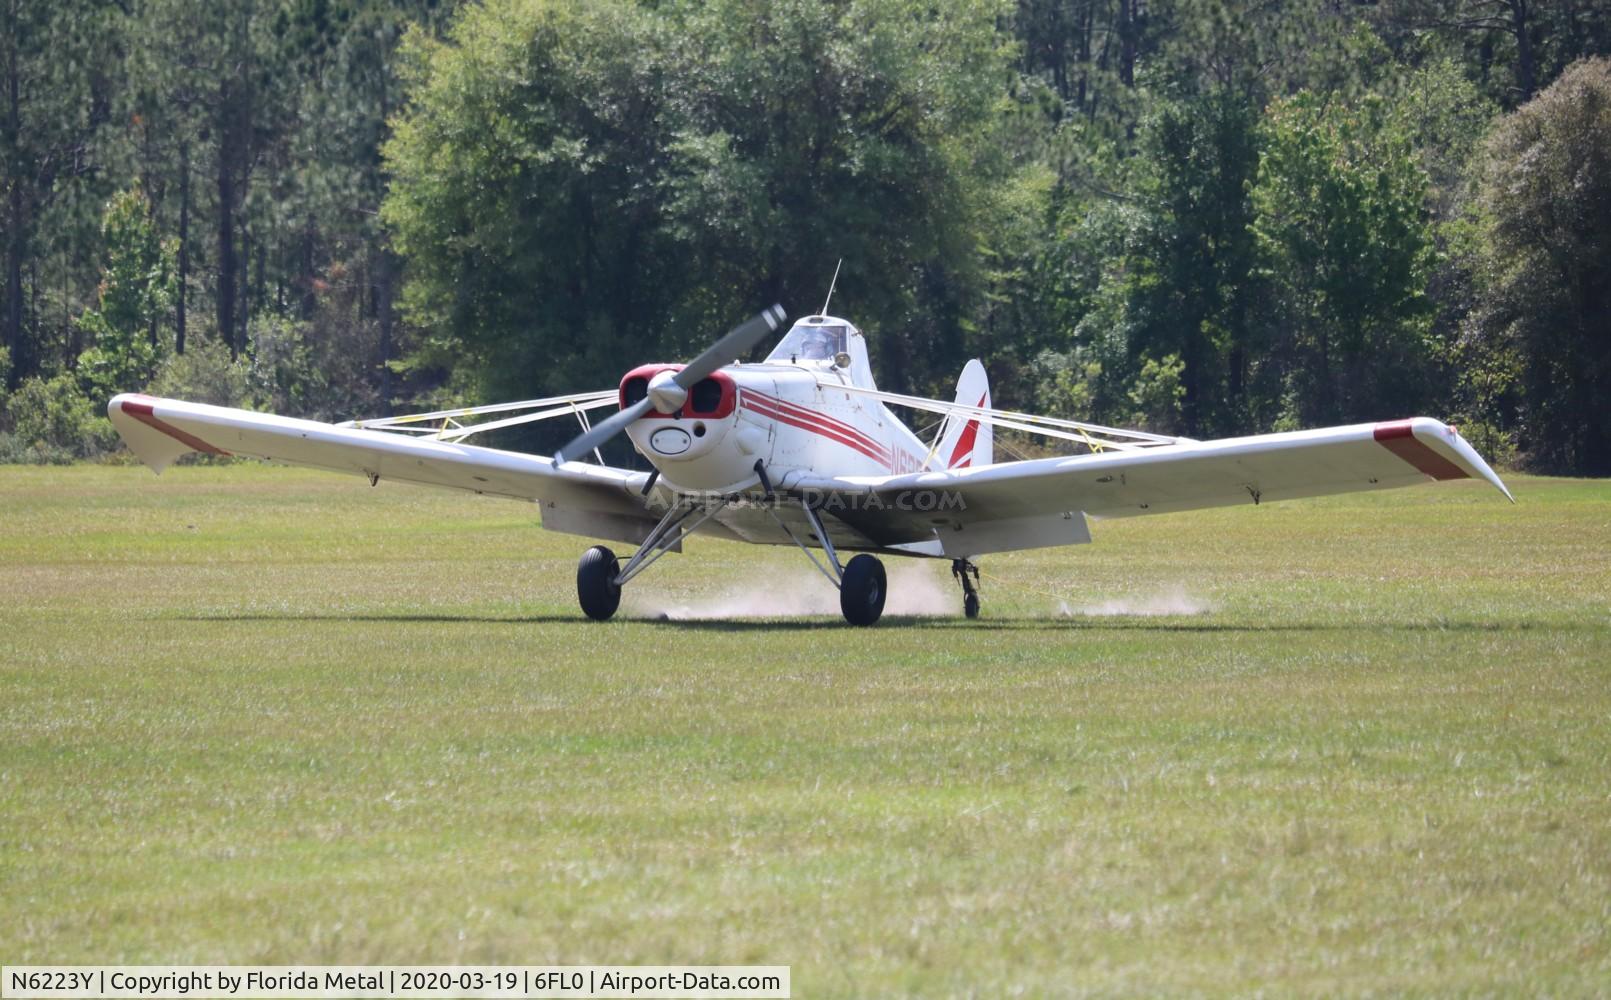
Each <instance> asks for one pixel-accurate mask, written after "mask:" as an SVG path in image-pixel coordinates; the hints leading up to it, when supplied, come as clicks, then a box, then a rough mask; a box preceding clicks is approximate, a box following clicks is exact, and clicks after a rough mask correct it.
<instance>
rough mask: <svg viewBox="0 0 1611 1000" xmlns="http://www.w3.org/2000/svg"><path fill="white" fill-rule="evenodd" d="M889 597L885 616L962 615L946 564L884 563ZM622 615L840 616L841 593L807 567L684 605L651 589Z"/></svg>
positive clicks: (634, 597)
mask: <svg viewBox="0 0 1611 1000" xmlns="http://www.w3.org/2000/svg"><path fill="white" fill-rule="evenodd" d="M884 571H885V573H886V574H887V577H888V586H889V595H888V597H887V598H886V599H885V601H884V614H886V615H960V614H961V613H962V589H961V587H959V586H957V584H956V583H955V582H954V581H952V579H951V571H950V564H949V563H939V562H929V561H927V560H922V561H919V560H910V561H908V560H890V559H886V560H884ZM622 605H623V609H624V610H626V611H627V612H628V613H629V614H631V615H632V616H633V617H635V618H663V619H669V620H671V621H701V620H705V619H723V618H778V617H791V616H795V615H838V614H839V591H838V590H836V589H835V588H834V586H833V584H831V583H829V582H828V578H827V577H825V576H823V575H822V574H821V573H818V572H817V571H816V570H814V569H811V568H809V567H806V568H801V569H793V570H783V571H778V570H775V569H773V568H770V567H768V568H767V570H766V572H765V573H764V574H763V573H757V572H753V571H752V572H750V573H746V574H745V577H744V578H743V579H735V580H732V581H730V582H728V583H725V584H723V585H722V588H721V590H720V591H719V592H718V593H716V594H714V595H712V596H710V597H706V598H699V599H697V600H692V601H687V602H677V601H671V600H667V599H666V597H665V596H664V595H661V594H656V593H654V592H653V587H652V586H650V587H646V588H645V589H644V590H642V591H639V592H637V593H636V594H634V593H633V592H632V589H631V587H630V586H629V587H628V589H627V593H626V594H625V595H623V598H622Z"/></svg>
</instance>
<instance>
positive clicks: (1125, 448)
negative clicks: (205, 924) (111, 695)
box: [108, 306, 1514, 625]
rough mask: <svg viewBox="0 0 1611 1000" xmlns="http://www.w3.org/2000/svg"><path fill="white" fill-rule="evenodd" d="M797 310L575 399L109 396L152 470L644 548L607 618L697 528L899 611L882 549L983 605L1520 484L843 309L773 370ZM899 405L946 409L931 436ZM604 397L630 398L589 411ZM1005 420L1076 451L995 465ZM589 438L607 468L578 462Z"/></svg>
mask: <svg viewBox="0 0 1611 1000" xmlns="http://www.w3.org/2000/svg"><path fill="white" fill-rule="evenodd" d="M784 319H785V315H784V312H783V309H782V308H781V307H779V306H773V307H772V308H771V309H768V310H766V311H765V312H764V313H761V314H760V315H758V316H756V317H754V318H753V319H751V320H749V321H748V322H746V323H744V324H742V325H741V326H739V327H737V328H735V329H734V330H732V331H731V332H729V333H728V334H727V335H726V336H725V337H723V338H722V339H721V340H720V341H719V342H717V343H716V344H715V345H714V346H712V347H711V348H710V349H709V350H707V351H705V352H704V353H703V354H701V355H700V356H699V357H697V358H695V359H694V360H693V361H692V362H690V363H689V364H687V365H676V364H651V365H642V366H639V367H637V368H634V369H632V370H631V371H629V372H627V373H626V375H625V376H624V377H623V378H622V379H621V383H620V386H619V388H618V389H608V390H600V391H598V392H589V393H582V394H580V395H573V396H555V397H550V398H545V399H536V400H526V401H523V402H518V403H504V404H498V405H493V406H479V407H471V408H468V409H459V410H444V411H438V412H434V413H419V414H411V415H408V416H402V417H386V418H381V419H377V420H361V421H349V422H346V423H342V424H326V423H319V422H315V421H311V420H296V419H292V418H289V417H280V416H274V415H272V414H267V413H254V412H251V411H249V410H237V409H229V408H225V407H218V406H208V405H204V404H201V403H187V402H182V401H179V400H171V399H156V398H152V397H149V396H145V395H140V394H123V395H119V396H117V397H116V398H114V399H113V400H112V401H111V403H110V404H109V405H108V412H109V415H110V416H111V418H112V422H113V424H115V425H116V427H117V429H118V433H119V434H121V435H122V437H123V440H124V441H125V442H127V444H128V446H129V447H130V448H131V449H133V450H134V452H135V453H136V454H138V455H139V456H140V458H141V460H143V461H144V462H145V463H146V464H147V465H149V466H150V467H151V468H152V469H153V470H155V471H157V472H161V471H162V469H163V468H165V467H166V466H167V465H168V464H170V463H171V462H173V461H174V459H176V458H178V457H179V456H181V455H183V454H185V453H187V452H192V451H197V452H206V453H210V454H215V455H247V456H251V457H254V458H261V459H266V460H268V461H272V462H281V463H286V464H290V465H306V466H313V467H315V468H321V469H329V470H331V471H335V472H347V473H359V474H362V475H364V476H367V477H368V479H369V482H370V485H374V484H375V483H377V482H379V481H380V480H382V479H388V480H398V481H401V482H409V483H421V484H426V485H430V486H445V487H451V488H456V489H463V490H470V491H473V492H475V493H481V494H486V495H489V496H502V497H511V498H515V499H519V500H527V501H536V502H537V503H538V504H539V505H540V507H541V511H542V525H543V527H544V528H547V529H549V530H550V531H561V532H567V533H569V534H575V535H585V536H589V537H592V538H602V539H608V540H612V541H624V542H628V543H631V544H633V545H635V546H636V549H635V551H634V552H633V553H632V555H631V556H630V557H629V558H627V560H626V562H625V564H622V562H621V560H619V559H617V558H616V555H615V553H613V552H612V551H610V550H609V549H608V548H606V547H604V546H602V545H595V546H594V547H592V548H590V549H588V550H587V551H586V552H585V553H584V554H583V555H582V559H581V563H580V565H579V566H578V567H577V571H576V592H577V598H578V600H579V601H580V603H581V606H582V610H583V611H584V612H586V613H587V615H588V617H590V618H594V619H597V620H600V621H603V620H606V619H608V618H610V617H611V616H612V615H613V614H614V613H615V610H616V608H617V606H618V605H619V604H620V600H621V588H622V587H623V586H624V585H625V584H627V583H628V582H629V581H631V580H632V579H633V578H635V577H636V576H637V575H638V574H639V573H641V572H643V571H644V570H645V569H646V568H648V567H649V566H650V565H651V564H652V563H654V562H655V561H656V560H657V559H659V558H660V557H661V556H662V555H664V554H665V553H667V552H680V551H681V550H682V543H683V541H684V540H685V539H686V538H687V537H688V536H689V535H691V534H694V533H695V532H699V533H701V534H705V535H709V536H712V537H719V538H728V539H737V540H740V541H746V542H756V543H760V544H765V545H789V544H793V545H796V546H799V547H800V549H802V550H803V551H804V552H805V553H806V555H807V557H808V558H810V559H811V561H812V563H813V564H815V565H816V567H817V568H818V569H819V570H820V571H822V573H823V574H824V575H825V576H827V577H828V579H829V580H830V581H832V582H833V583H834V585H835V586H837V587H838V588H839V601H840V608H841V610H842V611H843V612H844V616H845V619H846V620H847V621H849V622H851V623H852V624H856V625H871V624H873V623H874V622H876V621H877V620H878V618H879V616H880V615H881V614H882V613H883V609H884V597H885V592H886V584H885V576H884V567H883V563H882V562H880V560H879V558H878V557H879V556H881V555H885V556H908V557H917V558H931V559H935V558H938V559H949V560H951V568H952V572H953V574H954V575H955V576H956V578H957V580H958V581H959V583H960V584H961V588H962V596H963V609H964V612H965V614H966V615H967V616H968V617H970V618H973V617H976V616H977V615H978V613H979V592H978V588H977V584H978V569H977V567H976V566H975V564H974V559H975V558H977V557H979V556H982V555H986V554H989V553H995V552H1007V551H1012V550H1015V549H1029V548H1040V547H1044V546H1052V545H1075V544H1082V543H1085V542H1089V541H1090V540H1091V531H1090V527H1089V523H1088V522H1089V519H1091V518H1097V519H1100V518H1107V517H1130V516H1135V515H1138V514H1163V513H1168V512H1173V511H1183V510H1196V509H1200V508H1207V507H1225V506H1232V505H1236V504H1253V505H1256V504H1259V503H1262V502H1265V501H1272V500H1288V499H1292V498H1295V497H1309V496H1320V495H1325V494H1332V493H1349V492H1354V491H1357V490H1378V489H1390V488H1393V487H1399V486H1414V485H1418V484H1421V483H1428V482H1432V481H1435V480H1446V479H1467V478H1481V479H1485V480H1487V481H1488V482H1489V483H1492V484H1493V485H1494V486H1495V487H1496V488H1498V489H1499V491H1500V492H1502V493H1504V495H1505V496H1506V497H1507V498H1509V497H1510V491H1509V490H1507V489H1506V488H1505V485H1504V483H1502V482H1500V480H1499V477H1498V476H1497V475H1495V474H1494V472H1493V470H1492V469H1490V468H1489V467H1488V464H1487V463H1486V462H1484V461H1483V460H1482V457H1481V456H1480V455H1478V454H1477V452H1476V451H1475V450H1474V449H1472V447H1471V446H1470V445H1469V444H1467V443H1466V442H1465V441H1464V440H1463V439H1462V438H1461V437H1460V435H1459V434H1458V433H1457V432H1456V431H1455V429H1454V428H1453V427H1450V426H1448V425H1446V424H1444V423H1441V422H1440V421H1437V420H1433V419H1429V418H1426V417H1417V418H1414V419H1411V420H1398V421H1393V422H1390V423H1373V424H1356V425H1353V426H1349V427H1331V428H1325V429H1322V430H1310V431H1294V432H1291V433H1283V434H1261V435H1257V436H1253V437H1241V438H1228V439H1223V440H1217V441H1194V440H1190V439H1187V438H1176V437H1166V436H1164V435H1160V434H1147V433H1143V432H1140V431H1132V430H1120V429H1118V428H1113V427H1102V426H1098V425H1095V424H1089V423H1084V422H1081V421H1077V420H1059V419H1053V418H1049V417H1040V416H1034V415H1032V414H1027V413H1018V412H1013V411H1010V410H998V409H995V408H993V407H992V406H991V400H990V388H989V384H988V382H987V380H986V377H985V371H984V367H983V366H982V365H981V364H980V363H979V362H978V361H977V360H974V361H969V362H968V364H967V366H966V367H965V368H963V370H962V377H961V379H960V380H959V382H958V384H957V396H956V399H955V400H954V401H953V402H950V403H945V402H942V401H940V400H935V399H925V398H921V397H915V396H905V395H899V394H896V393H890V392H882V391H880V390H879V389H878V388H877V386H876V385H874V383H873V375H872V369H871V367H870V366H869V364H868V361H867V343H866V340H865V338H864V337H863V336H862V333H861V331H860V330H858V329H856V327H854V326H853V325H851V324H850V323H849V322H847V321H845V320H843V319H839V318H837V317H833V316H827V315H821V316H807V317H805V318H804V319H801V320H800V321H798V322H797V323H795V324H794V325H793V327H792V328H791V329H790V330H789V332H788V333H787V335H785V336H784V337H783V339H782V340H781V341H780V342H779V343H778V345H777V347H776V348H775V349H774V350H773V351H772V353H771V354H769V355H768V356H767V358H766V360H765V361H763V362H761V363H759V364H743V363H738V362H736V361H734V360H733V359H735V358H739V357H742V356H744V355H746V354H748V353H749V351H750V349H751V348H752V347H754V346H755V345H756V344H757V343H759V342H760V341H761V340H762V339H763V338H764V337H766V336H767V335H768V334H769V333H772V332H774V331H776V330H777V329H778V328H779V326H780V325H781V324H782V322H783V321H784ZM891 406H898V407H904V408H907V409H911V410H917V411H926V412H928V413H932V414H937V415H939V417H940V418H941V419H940V422H939V426H938V429H937V430H936V431H935V433H934V436H933V438H932V439H931V440H929V441H928V442H925V441H924V440H922V439H921V438H919V437H918V435H916V434H914V433H913V432H912V431H911V430H910V429H909V428H908V427H907V426H906V424H904V423H903V422H902V421H901V420H900V419H898V418H897V417H896V416H895V414H894V413H893V412H892V411H891V410H890V407H891ZM604 408H616V410H617V412H615V413H614V414H612V415H611V416H610V417H609V418H608V419H606V420H604V421H602V422H600V423H598V424H590V423H589V420H588V416H587V414H588V413H589V411H592V410H597V409H604ZM571 415H573V416H575V417H576V418H577V419H578V421H579V422H580V423H581V426H582V433H581V434H580V435H579V436H578V437H576V438H575V439H574V440H572V441H571V442H570V443H569V444H567V445H566V446H565V447H564V448H562V449H560V451H559V452H557V453H556V454H555V455H554V456H553V457H552V458H547V457H544V456H541V455H530V454H523V453H519V452H511V451H503V450H497V449H492V448H485V447H479V446H476V445H471V444H466V443H465V439H466V438H468V437H470V436H471V435H473V434H478V433H482V432H485V431H488V430H493V429H497V428H502V427H509V426H513V425H516V424H521V423H528V422H532V421H538V420H548V419H554V418H558V417H564V416H571ZM471 418H490V419H481V420H479V421H478V422H471V423H466V422H465V421H466V420H469V419H471ZM997 427H1000V428H1006V429H1011V430H1015V431H1020V432H1024V433H1027V434H1033V435H1038V436H1041V437H1046V438H1052V439H1056V440H1060V441H1062V442H1068V443H1072V444H1073V445H1075V446H1077V447H1078V449H1079V452H1080V453H1078V454H1075V455H1073V456H1070V457H1057V458H1040V459H1031V460H1025V461H1006V462H998V461H997V460H996V457H995V453H994V445H993V429H994V428H997ZM623 430H624V431H626V433H627V434H628V435H629V436H630V438H631V440H632V443H633V444H634V445H635V446H636V448H637V450H638V452H639V453H640V454H642V455H643V456H644V457H645V458H646V459H648V461H649V463H650V464H651V465H652V466H653V471H651V472H636V471H631V470H628V469H620V468H613V467H611V466H608V465H606V464H604V462H603V459H602V457H600V456H599V454H598V451H597V449H598V447H599V446H600V445H602V444H603V443H604V442H605V441H607V440H609V439H610V438H612V437H614V436H615V435H616V434H618V433H620V432H621V431H623ZM589 455H592V456H593V457H595V458H596V462H585V461H581V460H580V459H583V458H584V457H587V456H589ZM1513 502H1514V501H1513ZM818 551H820V553H821V558H820V559H819V558H818V554H817V552H818ZM852 552H854V553H856V554H855V555H853V556H851V558H850V559H849V560H848V561H842V557H841V553H852Z"/></svg>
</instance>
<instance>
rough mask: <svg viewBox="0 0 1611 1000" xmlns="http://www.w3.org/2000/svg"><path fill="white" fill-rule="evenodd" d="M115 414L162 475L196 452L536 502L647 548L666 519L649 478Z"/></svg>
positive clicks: (217, 418) (567, 521)
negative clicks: (654, 506)
mask: <svg viewBox="0 0 1611 1000" xmlns="http://www.w3.org/2000/svg"><path fill="white" fill-rule="evenodd" d="M107 415H108V416H109V417H111V418H112V424H113V425H114V426H115V427H116V428H117V431H118V433H119V434H120V435H122V437H123V440H124V442H126V443H127V444H128V446H129V448H130V449H132V450H133V451H134V453H135V454H137V455H139V456H140V460H141V461H143V462H145V464H146V465H148V466H150V467H151V468H152V469H153V470H154V471H156V472H161V471H162V470H163V469H164V468H166V467H167V466H168V465H170V464H171V463H172V462H173V461H174V459H176V458H178V457H179V456H180V455H183V454H185V453H187V452H192V451H198V452H205V453H208V454H214V455H246V456H250V457H252V458H261V459H266V460H268V461H271V462H283V463H285V464H288V465H305V466H311V467H313V468H318V469H327V470H330V471H332V472H347V473H356V474H359V475H363V476H368V477H370V478H371V479H372V480H377V479H385V480H388V481H390V480H396V481H399V482H407V483H419V484H422V485H427V486H443V487H448V488H450V489H460V490H469V491H472V492H475V493H481V494H486V495H489V496H503V497H514V498H518V499H522V500H535V501H538V502H540V503H541V505H542V519H543V527H545V528H549V529H551V530H554V531H563V532H569V533H572V534H581V535H591V536H594V537H599V538H611V539H618V540H621V541H628V542H639V541H642V540H643V538H644V536H645V535H647V533H648V531H649V529H650V528H651V527H653V525H654V523H655V521H656V519H657V517H658V512H651V511H650V510H648V509H647V507H646V505H645V503H644V500H643V498H642V497H640V496H639V491H640V490H642V488H643V486H644V483H645V482H646V481H647V478H648V474H647V473H643V472H631V471H628V470H626V469H616V468H611V467H609V466H602V465H586V464H582V463H579V462H569V463H566V464H565V465H563V466H558V467H556V466H555V465H554V463H553V461H552V460H551V459H548V458H544V457H542V456H539V455H526V454H521V453H519V452H511V451H501V450H498V449H495V448H482V447H477V446H475V445H468V444H460V443H455V442H448V441H437V440H432V439H430V438H428V437H425V438H421V437H407V436H404V435H402V434H398V433H393V432H387V431H373V430H362V429H358V428H354V427H338V426H335V425H332V424H325V423H319V422H317V421H313V420H297V419H294V418H291V417H281V416H275V415H274V414H271V413H256V412H253V411H251V410H237V409H231V408H228V407H223V406H208V405H206V404H204V403H187V402H182V401H180V400H176V399H158V398H155V397H152V396H145V395H139V394H128V393H126V394H123V395H120V396H117V397H115V398H114V399H113V400H112V401H111V403H109V404H108V405H107Z"/></svg>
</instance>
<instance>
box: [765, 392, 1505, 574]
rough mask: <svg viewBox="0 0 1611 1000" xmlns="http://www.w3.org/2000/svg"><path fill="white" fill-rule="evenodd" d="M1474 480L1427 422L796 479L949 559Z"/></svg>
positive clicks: (874, 528)
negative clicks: (1177, 518) (1155, 519)
mask: <svg viewBox="0 0 1611 1000" xmlns="http://www.w3.org/2000/svg"><path fill="white" fill-rule="evenodd" d="M1468 478H1474V479H1482V480H1486V481H1487V482H1489V483H1492V484H1493V485H1494V487H1496V488H1497V489H1498V490H1499V491H1500V492H1501V493H1503V494H1504V495H1505V496H1506V497H1510V491H1509V490H1507V489H1505V485H1504V483H1502V482H1501V481H1500V480H1499V477H1498V476H1497V475H1495V474H1494V471H1493V470H1492V469H1490V468H1489V467H1488V463H1486V462H1484V461H1483V460H1482V457H1481V456H1480V455H1478V454H1477V452H1476V451H1475V449H1473V448H1472V447H1471V445H1469V444H1467V443H1466V441H1465V440H1464V439H1462V438H1461V437H1460V435H1459V434H1458V433H1456V431H1455V430H1454V428H1452V427H1449V426H1448V425H1446V424H1444V423H1442V422H1440V421H1437V420H1432V419H1429V418H1426V417H1417V418H1415V419H1412V420H1401V421H1396V422H1393V423H1379V424H1356V425H1353V426H1349V427H1331V428H1325V429H1322V430H1312V431H1295V432H1291V433H1284V434H1262V435H1258V436H1255V437H1242V438H1226V439H1223V440H1219V441H1193V442H1182V443H1179V444H1172V445H1164V446H1160V447H1147V448H1135V449H1132V450H1109V451H1104V452H1102V453H1099V454H1090V455H1078V456H1075V457H1072V458H1046V459H1036V460H1032V461H1026V462H1003V463H999V464H996V465H986V466H981V467H979V468H964V469H952V470H947V471H941V472H920V473H913V474H908V475H900V476H884V477H841V478H837V479H831V480H824V481H821V482H801V483H799V484H797V487H796V488H798V489H800V490H801V491H802V492H804V493H807V494H810V493H812V492H815V494H816V499H817V501H818V502H819V503H820V504H821V506H822V509H823V510H825V511H827V512H829V513H832V514H834V515H835V516H836V517H838V518H840V519H841V520H843V521H845V522H846V523H848V524H850V525H851V526H853V527H855V528H856V529H857V530H858V531H860V532H862V533H863V534H864V535H866V536H867V537H868V538H871V539H873V540H874V541H875V542H877V543H878V544H879V545H881V546H885V547H890V548H904V549H907V550H909V551H913V552H921V553H924V554H929V555H945V556H949V557H959V556H972V555H978V554H980V553H985V552H1002V551H1009V550H1012V549H1025V548H1039V547H1043V546H1049V545H1068V544H1074V543H1078V542H1086V541H1090V532H1089V529H1088V528H1087V526H1086V523H1085V516H1084V515H1090V516H1092V517H1098V518H1103V517H1133V516H1137V515H1141V514H1164V513H1169V512H1172V511H1183V510H1198V509H1201V508H1205V507H1228V506H1233V505H1239V504H1250V505H1251V504H1259V503H1264V502H1267V501H1272V500H1291V499H1294V498H1298V497H1313V496H1323V495H1327V494H1332V493H1350V492H1355V491H1359V490H1382V489H1392V488H1394V487H1399V486H1415V485H1418V484H1421V483H1429V482H1433V481H1436V480H1451V479H1468Z"/></svg>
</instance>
